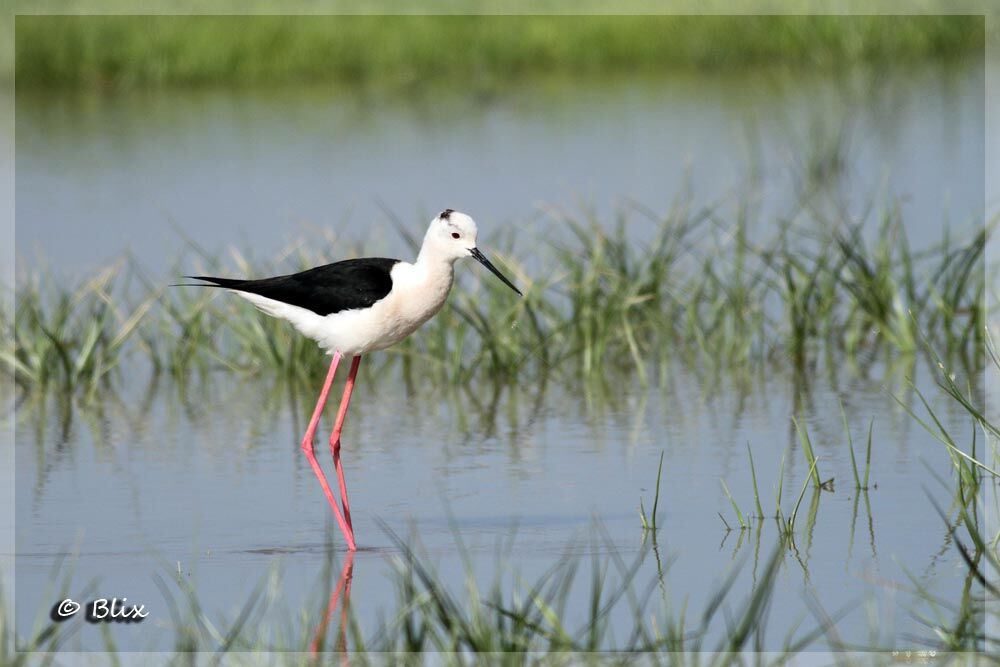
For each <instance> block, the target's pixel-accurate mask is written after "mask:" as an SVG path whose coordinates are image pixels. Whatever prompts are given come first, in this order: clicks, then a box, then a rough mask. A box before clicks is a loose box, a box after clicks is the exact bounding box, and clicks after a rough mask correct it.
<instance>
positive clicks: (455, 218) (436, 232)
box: [421, 208, 521, 294]
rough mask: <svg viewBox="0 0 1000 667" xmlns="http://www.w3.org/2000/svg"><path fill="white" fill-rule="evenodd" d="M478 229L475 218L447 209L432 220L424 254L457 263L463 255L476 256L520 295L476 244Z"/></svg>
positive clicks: (425, 239)
mask: <svg viewBox="0 0 1000 667" xmlns="http://www.w3.org/2000/svg"><path fill="white" fill-rule="evenodd" d="M478 232H479V230H478V228H477V227H476V221H475V220H473V219H472V218H471V217H469V216H468V215H466V214H465V213H460V212H458V211H455V210H452V209H450V208H446V209H445V210H443V211H441V213H439V214H438V216H437V217H436V218H434V219H433V220H431V226H430V227H429V228H428V229H427V235H426V236H425V237H424V247H423V249H422V250H421V254H423V253H424V252H426V251H430V252H432V253H433V255H434V256H436V257H439V258H441V259H444V260H445V261H449V262H455V261H456V260H459V259H462V258H463V257H475V258H476V260H478V261H479V263H480V264H482V265H483V266H485V267H486V268H487V269H489V270H490V271H492V272H493V274H494V275H495V276H496V277H498V278H499V279H500V280H502V281H503V282H504V284H505V285H507V286H508V287H510V288H511V289H512V290H514V291H515V292H517V293H518V294H521V290H519V289H517V288H516V287H514V284H513V283H512V282H510V281H509V280H507V278H506V277H505V276H504V275H503V274H502V273H500V271H499V270H498V269H497V268H496V267H495V266H493V264H492V263H491V262H490V260H488V259H486V255H484V254H483V253H482V252H480V250H479V248H477V247H476V235H477V234H478Z"/></svg>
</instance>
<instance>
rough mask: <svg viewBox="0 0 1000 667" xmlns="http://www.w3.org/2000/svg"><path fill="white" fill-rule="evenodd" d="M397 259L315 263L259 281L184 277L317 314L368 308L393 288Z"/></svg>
mask: <svg viewBox="0 0 1000 667" xmlns="http://www.w3.org/2000/svg"><path fill="white" fill-rule="evenodd" d="M398 263H399V260H398V259H388V258H385V257H364V258H361V259H346V260H344V261H342V262H334V263H333V264H326V265H325V266H317V267H316V268H314V269H308V270H306V271H301V272H299V273H293V274H291V275H287V276H277V277H275V278H261V279H259V280H238V279H234V278H214V277H211V276H187V277H188V278H192V279H194V280H204V281H205V282H208V283H212V284H211V285H205V287H225V288H226V289H234V290H239V291H241V292H250V293H251V294H259V295H260V296H263V297H266V298H268V299H274V300H275V301H281V302H282V303H289V304H292V305H293V306H299V307H301V308H307V309H308V310H311V311H313V312H314V313H316V314H317V315H330V314H331V313H339V312H340V311H342V310H352V309H354V308H368V307H369V306H371V305H372V304H373V303H375V302H376V301H380V300H381V299H384V298H385V295H386V294H388V293H389V290H391V289H392V276H391V275H390V273H389V272H390V271H391V270H392V267H393V266H395V265H396V264H398Z"/></svg>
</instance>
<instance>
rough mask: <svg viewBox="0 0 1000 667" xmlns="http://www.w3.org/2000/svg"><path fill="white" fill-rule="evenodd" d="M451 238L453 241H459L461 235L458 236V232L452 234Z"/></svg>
mask: <svg viewBox="0 0 1000 667" xmlns="http://www.w3.org/2000/svg"><path fill="white" fill-rule="evenodd" d="M451 238H453V239H460V238H462V235H461V234H459V233H458V232H452V233H451Z"/></svg>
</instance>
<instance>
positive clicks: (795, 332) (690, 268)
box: [0, 205, 995, 395]
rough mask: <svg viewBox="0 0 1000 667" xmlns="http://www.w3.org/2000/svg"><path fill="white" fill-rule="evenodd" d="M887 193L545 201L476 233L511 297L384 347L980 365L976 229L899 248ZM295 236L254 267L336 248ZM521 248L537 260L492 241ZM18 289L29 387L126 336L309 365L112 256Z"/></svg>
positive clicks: (155, 361)
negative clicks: (756, 213)
mask: <svg viewBox="0 0 1000 667" xmlns="http://www.w3.org/2000/svg"><path fill="white" fill-rule="evenodd" d="M885 211H886V212H885V213H884V214H883V215H882V216H881V217H879V218H875V219H872V220H870V221H868V223H864V222H855V223H852V222H847V221H843V220H830V219H827V218H825V217H824V216H821V215H818V214H812V213H808V214H802V215H801V216H799V218H797V219H795V220H789V221H787V222H785V223H784V224H783V225H782V226H780V227H779V229H778V231H777V232H776V233H775V234H774V236H773V238H771V239H770V240H768V241H766V242H759V241H754V240H751V239H750V238H749V232H748V227H749V225H750V220H749V219H748V218H747V217H745V216H740V217H737V219H735V220H733V219H731V218H729V217H727V216H725V215H723V214H721V213H720V212H716V211H712V210H699V211H693V210H690V209H688V208H687V207H686V206H683V205H680V206H677V207H675V208H674V209H673V210H671V211H669V212H668V213H667V214H665V215H662V216H659V215H655V214H653V213H650V212H634V211H633V212H628V213H622V214H621V217H620V218H619V221H618V223H619V225H620V226H619V228H618V229H617V230H616V231H615V232H614V233H608V232H607V231H604V230H606V229H608V227H613V225H608V224H598V221H595V220H587V219H561V220H553V221H551V222H550V223H549V224H550V225H562V226H564V228H565V231H566V232H567V233H563V234H554V237H555V238H560V237H561V238H569V239H571V240H569V241H565V242H551V243H550V244H549V245H548V246H543V247H541V248H537V249H534V250H533V251H532V252H531V253H528V252H525V251H523V250H520V249H518V248H515V247H513V246H512V245H511V244H509V243H508V244H504V243H503V242H497V243H494V244H491V247H499V248H505V249H506V251H507V252H504V253H501V254H500V255H499V256H498V258H497V261H498V263H499V264H500V265H501V267H502V268H503V269H504V271H505V273H508V274H509V275H511V276H512V278H513V279H514V280H515V282H517V283H518V284H519V285H520V286H521V287H522V289H523V291H524V293H525V296H524V298H516V297H515V296H514V295H513V294H512V293H511V292H510V290H508V289H507V288H506V286H504V285H502V284H501V283H500V282H499V281H496V280H484V281H476V282H474V283H471V284H470V285H468V287H467V288H462V289H458V290H456V291H455V293H454V294H452V296H451V298H450V300H449V302H448V306H447V307H446V308H445V309H444V310H443V311H442V312H441V313H439V314H438V315H437V316H436V317H435V318H434V319H433V320H431V321H430V322H429V323H428V324H427V325H425V326H424V327H423V328H422V329H421V331H419V332H418V333H417V334H416V335H414V336H412V337H411V338H409V339H407V340H406V341H404V343H402V344H400V345H398V346H396V347H394V348H392V349H390V350H389V352H388V353H387V354H388V357H387V358H388V359H389V360H390V362H389V363H394V364H398V365H399V371H400V372H401V373H402V375H403V377H404V379H405V378H409V377H410V374H411V373H412V372H413V369H419V373H420V376H421V377H423V381H425V382H427V381H432V382H436V383H439V384H440V385H441V386H449V385H452V386H461V385H465V384H467V383H469V382H470V381H471V380H478V381H480V382H484V381H485V382H490V383H500V384H504V383H512V382H516V381H519V380H521V379H524V378H525V377H534V378H536V379H537V378H541V377H544V376H554V377H557V378H559V380H560V381H562V382H580V381H584V382H589V381H598V382H607V381H608V378H609V377H611V376H612V375H613V374H614V373H618V374H627V375H629V376H631V377H632V378H633V379H634V380H635V381H637V382H639V383H641V384H644V385H645V384H650V383H662V382H663V381H664V378H666V377H667V376H668V375H669V369H670V367H671V365H672V364H684V365H688V364H694V365H697V366H700V367H702V368H705V369H710V370H712V371H713V372H714V371H716V370H725V369H744V370H745V369H747V368H765V367H770V368H774V367H776V365H777V366H785V367H791V368H807V367H809V366H810V365H811V364H814V363H816V362H817V361H819V360H824V361H825V362H826V363H828V364H830V365H834V364H838V365H839V364H841V363H845V362H846V363H848V364H852V365H855V366H857V367H860V369H861V370H862V371H863V370H864V369H865V368H871V367H872V366H873V365H875V364H879V363H882V362H886V361H892V360H894V359H898V358H900V357H903V358H906V357H911V358H912V357H913V356H915V355H918V354H920V353H921V351H922V350H924V349H926V346H927V344H931V345H933V346H934V347H935V348H936V349H938V350H940V351H941V353H942V355H943V356H944V357H945V358H946V361H947V362H948V363H949V364H950V365H956V364H957V365H960V366H963V367H964V368H965V369H967V371H969V372H972V371H974V370H976V369H980V368H981V367H982V366H981V364H982V361H983V359H984V357H985V353H984V349H985V348H984V344H985V343H984V332H985V321H986V313H985V312H984V298H985V290H986V285H987V284H988V283H987V281H988V280H992V277H990V276H992V274H990V276H988V275H987V272H988V267H986V266H985V262H984V256H983V251H984V246H985V241H986V236H987V234H986V231H983V232H980V233H978V234H975V235H973V236H972V237H971V238H968V239H964V240H960V241H955V240H950V241H949V240H946V241H943V242H942V243H941V244H939V245H938V246H936V247H934V248H931V249H929V250H926V251H922V252H920V253H915V252H912V251H911V250H910V247H909V243H908V241H907V238H906V228H905V225H904V224H903V222H902V220H900V219H899V217H898V213H897V212H896V209H893V208H889V207H886V209H885ZM639 217H646V218H648V219H646V220H637V218H639ZM630 221H631V222H637V223H644V224H651V225H654V227H655V229H656V230H657V231H656V233H655V235H654V238H652V239H651V240H650V241H649V242H647V243H641V244H640V243H636V242H633V241H630V240H629V233H628V232H627V231H626V227H627V225H628V224H631V223H630ZM414 242H415V240H414ZM505 245H506V247H505ZM300 248H301V249H300V250H299V254H298V256H297V257H294V258H292V259H291V261H289V260H284V261H282V262H281V263H280V264H277V265H274V266H270V267H268V266H264V267H257V268H256V269H254V271H256V272H257V273H259V274H261V275H262V274H267V273H272V272H273V273H275V274H277V273H287V272H288V271H290V270H294V269H296V268H302V267H306V266H315V265H318V264H322V263H325V262H328V261H331V260H332V254H333V253H331V252H330V251H329V249H324V248H323V246H322V244H317V243H315V242H313V243H303V244H301V246H300ZM343 252H344V251H343V249H342V248H341V249H340V250H339V252H338V253H337V254H338V256H340V257H342V256H343ZM532 254H534V255H535V259H537V260H538V261H539V262H540V263H541V264H540V265H541V266H545V267H547V270H546V271H545V272H544V274H541V275H539V272H538V271H529V270H527V269H525V268H524V267H522V266H520V265H518V264H516V263H515V262H513V261H512V260H510V259H508V258H509V257H517V256H522V257H523V256H531V255H532ZM199 265H200V266H199ZM195 267H199V268H201V267H203V268H204V269H205V271H204V272H205V273H210V274H221V275H250V273H251V269H250V267H249V266H248V265H247V264H246V263H245V262H243V261H241V260H240V259H239V258H238V255H237V259H236V261H235V262H226V263H223V262H222V261H220V260H219V259H218V258H213V257H202V258H200V259H198V260H193V259H188V260H185V261H184V262H183V267H181V266H178V269H177V272H176V273H177V275H178V276H179V275H183V274H185V273H191V272H192V269H193V268H195ZM994 270H995V269H993V268H990V269H989V271H994ZM195 272H200V271H195ZM255 275H256V274H255ZM16 301H17V303H16V318H15V321H14V322H6V323H3V325H4V329H5V330H6V331H7V332H8V336H6V337H5V340H7V341H13V342H12V343H8V344H7V346H5V348H4V349H3V350H2V351H0V354H2V356H0V359H2V362H3V363H2V364H0V370H2V371H3V372H6V373H9V374H11V375H13V376H14V377H15V379H16V381H17V383H18V384H19V385H20V387H21V388H22V389H23V390H25V391H29V392H39V391H41V392H44V391H46V390H47V389H49V388H60V389H61V390H62V391H64V392H69V393H73V392H76V393H82V394H83V395H87V394H90V393H92V392H94V391H97V390H98V389H100V388H101V387H102V386H106V385H107V384H108V383H114V382H116V378H117V377H118V376H119V371H118V369H119V367H120V364H121V362H122V360H123V359H124V358H125V357H126V356H128V355H137V356H139V357H141V358H143V359H147V360H148V361H149V362H150V363H151V364H152V366H153V367H154V368H156V369H158V370H159V371H161V372H165V373H168V374H170V375H172V376H174V377H176V378H179V379H184V378H186V377H188V376H190V375H192V374H196V375H200V374H202V373H204V372H208V371H210V370H211V369H214V368H226V369H228V370H229V371H230V372H233V371H235V372H241V371H242V372H250V373H253V372H257V371H260V370H266V371H267V372H268V373H270V374H275V373H277V374H281V375H284V376H286V377H311V376H312V374H313V373H315V372H318V371H317V369H319V371H321V370H322V366H323V361H322V359H321V355H320V351H319V350H318V348H317V346H316V345H315V344H314V343H313V342H312V341H308V340H305V339H304V338H302V337H301V336H299V335H298V334H296V333H295V332H294V331H293V330H292V329H291V327H290V326H288V325H287V324H286V323H284V322H280V321H276V320H273V319H270V318H267V317H265V316H263V315H261V314H260V313H258V312H256V311H255V310H254V309H253V308H252V307H250V306H249V305H248V304H246V303H245V302H243V301H242V300H240V299H235V298H229V296H228V295H226V294H220V293H219V292H216V291H212V290H202V289H197V288H192V287H167V286H166V285H162V284H152V283H150V282H149V281H146V280H145V279H144V278H143V276H142V275H141V273H139V272H138V270H136V269H133V268H130V267H129V266H128V265H127V264H124V263H122V264H119V265H116V266H112V267H108V269H106V270H104V271H102V272H101V273H100V274H98V275H97V276H94V277H93V278H91V279H88V280H85V281H82V282H81V283H80V284H78V285H73V286H69V285H65V284H59V283H57V282H56V281H55V280H54V279H52V278H51V277H50V276H46V275H35V276H33V277H31V278H29V279H26V280H24V281H23V282H22V283H21V284H19V285H18V286H17V290H16Z"/></svg>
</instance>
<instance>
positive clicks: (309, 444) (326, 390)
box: [302, 352, 356, 551]
mask: <svg viewBox="0 0 1000 667" xmlns="http://www.w3.org/2000/svg"><path fill="white" fill-rule="evenodd" d="M339 363H340V352H337V353H335V354H334V355H333V361H331V362H330V370H329V371H327V374H326V381H325V382H324V383H323V390H322V391H321V392H320V393H319V400H318V401H317V402H316V408H315V409H314V410H313V415H312V419H310V420H309V427H308V428H306V434H305V435H304V436H303V437H302V451H303V452H305V454H306V459H308V460H309V465H310V466H312V469H313V473H315V474H316V479H318V480H319V485H320V486H321V487H323V494H324V495H325V496H326V500H327V502H329V503H330V507H331V508H333V515H334V518H336V519H337V524H338V525H339V526H340V532H342V533H343V534H344V539H346V540H347V548H348V549H350V550H351V551H354V550H355V549H356V547H355V546H354V531H352V530H351V527H350V525H349V524H348V523H347V522H346V521H345V520H344V517H343V515H342V514H341V513H340V507H339V506H338V505H337V501H335V500H334V499H333V492H332V491H330V485H329V484H327V481H326V476H325V475H324V474H323V469H322V468H320V467H319V463H318V462H317V461H316V454H315V453H314V452H313V436H314V435H315V434H316V426H317V425H318V424H319V418H320V416H321V415H322V414H323V407H324V406H325V405H326V399H327V396H329V395H330V385H331V384H333V376H334V375H335V374H336V373H337V364H339Z"/></svg>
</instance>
